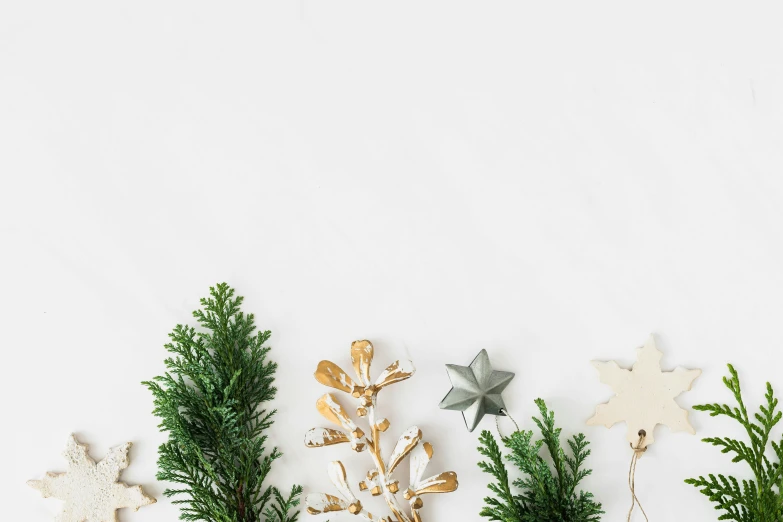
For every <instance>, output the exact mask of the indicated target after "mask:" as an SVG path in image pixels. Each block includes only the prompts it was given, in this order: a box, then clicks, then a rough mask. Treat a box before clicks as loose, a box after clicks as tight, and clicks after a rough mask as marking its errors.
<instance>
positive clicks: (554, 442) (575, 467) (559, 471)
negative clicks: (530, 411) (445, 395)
mask: <svg viewBox="0 0 783 522" xmlns="http://www.w3.org/2000/svg"><path fill="white" fill-rule="evenodd" d="M535 402H536V405H537V406H538V409H539V411H540V412H541V419H538V418H536V417H533V421H534V422H535V423H536V426H538V429H539V430H540V431H541V436H542V437H543V438H542V439H539V440H536V441H533V432H532V431H528V430H521V431H516V432H514V433H512V434H511V435H510V436H508V437H501V439H502V441H503V444H504V445H505V446H506V447H507V448H508V449H509V450H511V454H510V455H508V456H507V457H506V458H507V459H508V460H509V461H511V462H513V463H514V464H515V465H516V466H517V467H518V468H519V469H520V470H521V471H522V474H523V476H522V477H521V478H519V479H517V480H515V481H514V482H513V485H514V486H515V487H517V488H520V489H521V490H522V492H521V493H520V494H516V495H515V494H514V493H512V491H511V487H510V485H509V477H508V470H507V469H506V466H505V463H504V462H503V454H502V452H501V450H500V447H499V446H498V444H497V442H496V441H495V438H494V437H493V436H492V434H491V433H490V432H489V431H483V432H482V433H481V437H480V439H479V441H480V442H481V446H479V448H478V450H479V452H480V453H481V454H482V455H484V456H485V457H486V458H487V459H489V461H488V462H479V467H480V468H481V469H482V470H483V471H484V472H485V473H489V474H490V475H492V476H493V477H495V480H496V482H494V483H490V484H489V486H488V487H489V489H490V491H492V493H494V494H495V495H496V497H497V498H495V497H491V496H488V497H486V498H485V499H484V502H485V504H486V505H485V507H484V508H483V509H482V510H481V513H480V515H481V516H483V517H487V518H489V519H490V520H494V521H499V522H596V521H598V520H600V515H601V514H602V513H603V511H602V510H601V504H600V503H597V502H595V501H594V499H593V494H592V493H589V492H586V491H579V492H577V490H576V488H577V486H578V485H579V483H580V482H581V481H582V480H583V479H584V478H585V477H587V476H588V475H590V473H592V470H589V469H583V468H582V466H583V465H584V463H585V460H586V459H587V457H588V456H589V455H590V450H589V449H587V446H588V445H589V442H588V441H587V440H586V439H585V436H584V434H582V433H580V434H578V435H574V436H573V437H572V438H570V439H568V440H567V442H568V446H569V448H570V449H571V453H572V456H568V455H566V453H565V451H564V450H563V448H562V446H561V445H560V432H561V429H560V428H556V427H555V414H554V412H550V411H549V410H548V409H547V406H546V403H545V402H544V401H543V400H541V399H536V401H535ZM543 446H546V448H547V451H548V452H549V455H550V457H551V459H552V463H553V467H554V472H553V470H552V468H551V467H550V465H549V464H548V463H547V461H546V460H545V459H544V457H542V456H541V448H542V447H543Z"/></svg>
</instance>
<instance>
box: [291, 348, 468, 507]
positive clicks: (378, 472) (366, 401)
mask: <svg viewBox="0 0 783 522" xmlns="http://www.w3.org/2000/svg"><path fill="white" fill-rule="evenodd" d="M373 356H374V348H373V346H372V343H370V341H355V342H354V343H353V344H352V345H351V363H352V365H353V368H354V371H355V373H356V377H357V380H358V382H355V381H354V380H353V379H352V378H351V377H349V376H348V374H346V373H345V371H343V370H342V368H340V367H339V366H337V365H336V364H334V363H333V362H331V361H321V362H320V363H319V364H318V368H317V369H316V371H315V378H316V380H317V381H318V382H320V383H321V384H323V385H325V386H329V387H330V388H334V389H336V390H339V391H342V392H345V393H348V394H350V395H351V396H352V397H353V398H354V399H356V400H357V401H358V405H357V408H356V414H357V416H359V417H360V418H367V420H368V431H369V434H367V433H365V432H364V431H363V430H362V429H361V428H359V427H358V426H357V425H356V424H355V423H354V421H353V420H352V419H351V417H350V416H349V415H348V413H347V412H346V410H345V409H344V408H343V406H342V404H340V402H339V401H338V400H337V398H336V397H335V396H334V395H332V394H331V393H327V394H324V395H323V396H322V397H321V398H320V399H318V401H317V402H316V408H317V409H318V412H319V413H320V414H321V415H323V416H324V418H326V419H327V420H328V421H330V422H332V423H334V424H336V425H338V426H340V427H341V428H342V430H337V429H333V428H313V429H311V430H310V431H308V432H307V434H306V435H305V445H306V446H307V447H309V448H319V447H324V446H332V445H335V444H344V443H350V444H351V448H352V449H353V450H354V451H356V452H357V453H361V452H363V451H365V450H366V451H368V453H369V454H370V456H371V458H372V461H373V464H374V466H375V467H374V469H371V470H370V471H368V472H367V476H366V478H365V479H364V480H362V481H361V482H359V490H360V491H369V492H370V494H371V495H373V496H380V495H383V497H384V500H385V501H386V504H387V506H388V507H389V511H390V512H391V515H387V516H385V517H384V516H382V517H377V516H375V515H373V514H372V513H370V512H368V511H367V510H366V509H365V508H364V507H363V506H362V503H361V502H360V501H359V500H358V499H357V498H356V496H355V495H354V494H353V491H352V490H351V488H350V487H349V486H348V481H347V475H346V472H345V467H344V466H343V465H342V463H341V462H340V461H335V462H332V463H330V464H329V478H330V480H331V481H332V483H333V484H334V486H335V488H336V489H337V491H338V492H339V493H340V496H335V495H329V494H326V493H311V494H310V495H307V497H306V498H305V504H306V505H307V511H308V513H310V514H312V515H317V514H320V513H331V512H340V511H343V512H347V513H350V514H353V515H357V516H360V517H362V518H364V519H365V520H369V521H371V522H394V521H395V520H396V522H422V518H421V514H420V513H419V510H420V509H421V508H422V507H423V505H424V502H423V501H422V499H421V495H425V494H428V493H450V492H452V491H454V490H456V489H457V486H458V485H459V484H458V482H457V474H456V473H454V472H453V471H448V472H445V473H440V474H438V475H435V476H432V477H428V478H424V473H425V469H426V467H427V464H428V463H429V461H430V460H431V459H432V445H431V444H430V443H429V442H422V440H421V439H422V432H421V430H420V429H419V428H418V427H416V426H412V427H410V428H408V429H407V430H405V431H404V432H403V433H402V435H400V437H399V439H398V440H397V443H396V445H395V446H394V449H393V450H392V453H391V455H390V456H389V458H388V459H387V460H384V458H383V453H382V449H381V433H383V432H385V431H386V430H388V429H389V421H388V419H386V418H378V417H377V416H376V411H375V410H376V407H377V405H376V402H377V397H378V392H380V391H381V390H382V389H384V388H386V387H387V386H389V385H391V384H394V383H397V382H400V381H404V380H405V379H408V378H409V377H410V376H411V375H413V373H414V368H413V364H412V363H411V362H410V361H396V362H394V363H393V364H391V365H389V367H387V368H386V369H385V370H384V371H383V372H381V374H380V375H379V376H378V378H377V379H376V380H375V381H374V382H373V381H371V379H370V366H371V364H372V359H373ZM343 430H344V431H343ZM406 457H410V461H411V462H410V480H409V482H408V487H407V488H405V489H404V490H403V489H402V488H401V487H400V481H399V480H397V479H395V478H394V476H393V474H394V471H395V469H396V468H397V467H398V466H399V464H400V463H401V462H402V461H403V460H405V458H406ZM398 495H401V496H402V501H403V502H402V503H401V501H400V499H398V497H397V496H398ZM404 501H407V503H408V505H409V510H410V515H409V514H408V513H406V512H405V511H404V510H403V508H402V505H401V504H404ZM392 517H393V518H392Z"/></svg>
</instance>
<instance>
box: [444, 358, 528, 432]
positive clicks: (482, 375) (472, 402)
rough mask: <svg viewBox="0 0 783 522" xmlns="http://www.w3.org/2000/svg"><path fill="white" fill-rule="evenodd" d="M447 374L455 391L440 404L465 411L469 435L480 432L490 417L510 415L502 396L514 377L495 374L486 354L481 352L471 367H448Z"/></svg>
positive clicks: (508, 373) (505, 374)
mask: <svg viewBox="0 0 783 522" xmlns="http://www.w3.org/2000/svg"><path fill="white" fill-rule="evenodd" d="M446 371H447V372H448V374H449V379H451V386H452V387H451V390H449V393H447V394H446V396H445V397H444V398H443V400H442V401H440V408H441V409H442V410H456V411H461V412H462V416H463V417H464V418H465V426H467V427H468V431H473V430H474V429H476V426H478V423H479V422H480V421H481V419H482V418H483V417H484V415H486V414H490V415H504V416H505V415H506V414H505V413H504V412H505V408H506V404H505V403H504V402H503V397H502V396H501V395H500V394H501V392H502V391H503V390H505V389H506V386H508V383H510V382H511V379H513V378H514V374H513V373H511V372H500V371H497V370H493V369H492V365H491V364H490V362H489V355H488V354H487V351H486V350H481V351H480V352H479V354H478V355H477V356H476V358H475V359H473V362H472V363H470V366H459V365H456V364H447V365H446Z"/></svg>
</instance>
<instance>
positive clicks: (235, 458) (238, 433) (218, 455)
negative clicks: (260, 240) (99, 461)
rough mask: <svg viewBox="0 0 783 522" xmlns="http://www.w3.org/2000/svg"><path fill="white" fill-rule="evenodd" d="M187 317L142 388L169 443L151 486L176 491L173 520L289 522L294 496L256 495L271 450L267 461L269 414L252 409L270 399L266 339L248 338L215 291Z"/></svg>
mask: <svg viewBox="0 0 783 522" xmlns="http://www.w3.org/2000/svg"><path fill="white" fill-rule="evenodd" d="M209 291H210V294H211V297H209V298H206V299H201V306H202V307H203V308H202V309H201V310H196V311H195V312H193V316H194V317H195V318H196V320H197V321H198V323H199V325H200V327H201V328H200V329H199V331H197V330H196V329H195V328H193V327H191V326H184V325H177V326H176V327H175V328H174V331H173V332H171V333H170V334H169V337H170V338H171V342H169V343H168V344H166V345H165V347H166V350H168V351H169V352H170V353H171V354H172V356H171V357H169V358H168V359H166V361H165V363H166V368H167V372H166V373H165V374H164V375H162V376H159V377H155V378H154V379H153V380H152V381H147V382H144V383H143V384H144V385H145V386H147V388H149V390H150V391H151V392H152V394H153V396H154V399H155V410H154V414H155V415H156V416H158V417H160V419H161V423H160V428H161V431H165V432H168V435H169V439H168V441H167V442H166V443H164V444H163V445H161V446H160V448H159V450H158V467H159V471H158V474H157V477H158V480H165V481H170V482H175V483H178V484H180V485H181V487H178V488H176V489H167V490H166V491H165V492H164V494H165V495H166V496H168V497H174V496H176V497H177V500H174V501H173V503H175V504H179V505H180V506H181V513H180V519H182V520H188V521H196V520H203V521H209V522H261V521H267V522H295V521H296V519H297V517H298V516H299V512H298V511H297V510H296V507H297V506H298V505H299V496H300V495H301V493H302V488H301V486H294V487H293V488H292V489H291V491H290V493H289V494H288V496H287V497H285V496H283V495H282V494H281V493H280V492H279V491H278V490H277V489H276V488H275V487H273V486H268V487H264V485H263V483H264V480H265V479H266V476H267V474H268V473H269V471H270V469H271V467H272V462H273V461H275V460H276V459H278V458H280V457H281V453H280V452H279V451H278V450H277V448H273V449H272V450H271V451H270V452H267V451H266V448H265V444H266V441H267V435H266V434H265V432H266V430H267V429H269V427H270V426H271V425H272V422H273V421H272V417H273V416H274V414H275V410H272V411H268V410H266V409H262V408H260V406H261V405H263V403H265V402H268V401H271V400H272V399H273V398H274V396H275V393H276V391H277V390H276V388H275V387H274V386H273V382H274V375H275V371H276V369H277V365H276V364H275V363H274V362H272V361H268V360H267V359H266V356H267V354H268V352H269V350H270V349H269V348H268V347H265V346H264V343H265V342H266V341H267V340H268V339H269V336H270V335H271V333H270V332H268V331H265V332H260V331H259V332H256V326H255V321H254V318H253V315H252V314H248V315H245V314H244V313H242V311H241V310H240V306H241V304H242V297H239V296H237V297H234V290H233V289H232V288H230V287H229V286H228V285H227V284H225V283H221V284H219V285H217V287H214V288H210V289H209Z"/></svg>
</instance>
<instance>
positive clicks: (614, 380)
mask: <svg viewBox="0 0 783 522" xmlns="http://www.w3.org/2000/svg"><path fill="white" fill-rule="evenodd" d="M662 357H663V353H661V351H660V350H658V348H657V347H656V346H655V337H653V336H652V335H651V336H650V338H649V339H648V340H647V342H646V343H645V344H644V346H643V347H641V348H637V350H636V362H635V363H634V365H633V368H632V369H631V370H624V369H622V368H620V367H619V366H617V363H616V362H614V361H610V362H600V361H593V365H594V366H595V367H596V368H598V374H599V376H600V378H601V382H603V383H604V384H608V385H609V386H611V387H612V390H613V391H614V392H615V394H616V395H615V396H614V397H612V398H611V399H610V400H609V402H607V403H606V404H600V405H598V407H597V408H596V409H595V415H594V416H593V417H591V418H590V419H588V421H587V424H589V425H601V424H603V425H604V426H606V427H607V428H611V427H612V426H613V425H614V424H615V423H618V422H621V421H625V422H626V424H627V426H628V429H627V435H626V438H627V440H628V444H629V445H630V446H631V449H632V450H633V455H632V457H631V465H630V467H629V468H628V487H629V489H630V490H631V508H630V510H629V511H628V517H627V520H628V522H630V520H631V515H632V514H633V510H634V509H635V507H636V506H637V505H638V506H639V509H640V510H641V512H642V515H643V516H644V518H645V520H649V519H648V518H647V513H645V511H644V508H643V507H642V504H641V502H639V498H638V497H637V496H636V465H637V463H638V461H639V459H640V458H641V456H642V455H643V454H644V452H645V451H647V447H648V446H649V445H650V444H652V443H653V442H654V440H655V439H654V436H653V432H654V430H655V426H657V425H658V424H665V425H667V426H669V428H670V429H671V430H672V431H687V432H688V433H691V434H693V433H696V431H695V430H694V429H693V426H691V425H690V423H689V422H688V411H687V410H684V409H682V408H680V406H679V405H678V404H677V403H676V402H675V401H674V398H675V397H677V396H678V395H679V394H681V393H682V392H684V391H688V390H690V389H691V384H692V383H693V381H694V380H695V379H696V377H698V376H699V375H701V370H685V369H684V368H679V367H678V368H675V370H674V371H672V372H664V371H661V358H662Z"/></svg>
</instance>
